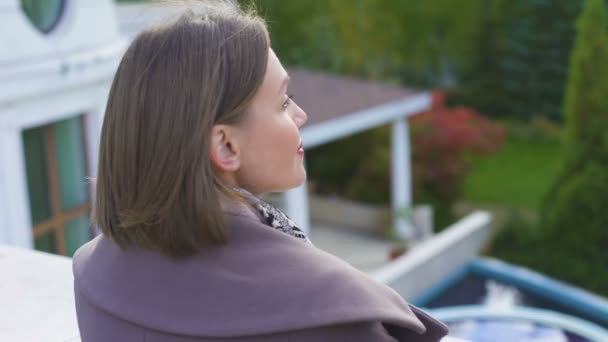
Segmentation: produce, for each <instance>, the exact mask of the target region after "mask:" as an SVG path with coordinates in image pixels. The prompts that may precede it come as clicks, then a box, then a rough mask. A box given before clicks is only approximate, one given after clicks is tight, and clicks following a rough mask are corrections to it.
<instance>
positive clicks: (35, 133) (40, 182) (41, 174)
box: [22, 127, 51, 225]
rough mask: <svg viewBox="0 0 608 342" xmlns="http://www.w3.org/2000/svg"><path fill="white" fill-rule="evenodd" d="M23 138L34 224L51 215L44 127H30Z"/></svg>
mask: <svg viewBox="0 0 608 342" xmlns="http://www.w3.org/2000/svg"><path fill="white" fill-rule="evenodd" d="M22 138H23V147H24V154H25V167H26V174H27V186H28V193H29V200H30V211H31V217H32V224H34V225H36V224H38V223H40V222H42V221H44V220H46V219H48V218H49V217H50V216H51V203H50V197H49V184H48V177H47V171H46V169H47V165H46V157H45V150H44V128H43V127H37V128H32V129H28V130H26V131H24V132H23V134H22Z"/></svg>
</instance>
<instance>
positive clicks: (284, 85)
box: [279, 75, 289, 94]
mask: <svg viewBox="0 0 608 342" xmlns="http://www.w3.org/2000/svg"><path fill="white" fill-rule="evenodd" d="M288 83H289V75H285V77H284V78H283V82H281V88H279V94H281V93H282V92H283V89H284V88H285V87H287V84H288Z"/></svg>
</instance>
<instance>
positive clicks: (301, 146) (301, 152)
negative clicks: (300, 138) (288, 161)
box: [298, 143, 304, 155]
mask: <svg viewBox="0 0 608 342" xmlns="http://www.w3.org/2000/svg"><path fill="white" fill-rule="evenodd" d="M298 154H300V155H303V154H304V146H303V145H302V143H300V146H299V147H298Z"/></svg>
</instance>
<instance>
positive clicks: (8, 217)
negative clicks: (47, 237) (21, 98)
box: [0, 126, 34, 248]
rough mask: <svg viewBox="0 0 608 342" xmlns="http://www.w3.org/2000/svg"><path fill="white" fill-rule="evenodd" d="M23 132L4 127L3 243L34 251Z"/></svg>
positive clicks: (0, 173)
mask: <svg viewBox="0 0 608 342" xmlns="http://www.w3.org/2000/svg"><path fill="white" fill-rule="evenodd" d="M25 172H26V171H25V157H24V155H23V142H22V139H21V131H20V130H19V129H18V128H16V127H11V126H8V127H7V126H5V127H0V178H1V179H0V205H1V206H2V208H0V243H5V244H9V245H13V246H19V247H25V248H33V246H34V242H33V241H34V240H33V232H32V223H31V219H30V206H29V195H28V193H27V189H28V187H27V178H26V173H25Z"/></svg>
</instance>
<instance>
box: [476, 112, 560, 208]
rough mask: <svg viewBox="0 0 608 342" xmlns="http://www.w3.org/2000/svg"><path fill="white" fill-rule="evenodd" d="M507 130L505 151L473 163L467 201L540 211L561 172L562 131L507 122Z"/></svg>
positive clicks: (538, 124) (539, 125) (541, 123)
mask: <svg viewBox="0 0 608 342" xmlns="http://www.w3.org/2000/svg"><path fill="white" fill-rule="evenodd" d="M505 127H506V129H507V140H506V142H505V146H504V147H503V150H502V151H500V152H498V153H497V154H495V155H492V156H490V157H486V158H483V159H481V158H480V159H478V160H475V161H474V163H473V167H472V170H471V173H470V175H469V176H468V177H467V180H466V181H465V185H464V200H465V201H467V202H471V203H479V204H491V205H498V206H504V207H510V208H529V209H538V208H539V206H540V204H541V202H542V200H543V197H544V195H545V193H546V191H547V190H548V189H549V187H550V186H551V184H552V182H553V180H554V179H555V177H556V176H557V174H558V173H559V171H560V166H561V156H562V155H561V151H562V150H561V144H560V141H559V135H560V132H559V128H558V127H556V126H555V125H551V124H550V123H547V122H536V123H535V122H532V123H523V122H505Z"/></svg>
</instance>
